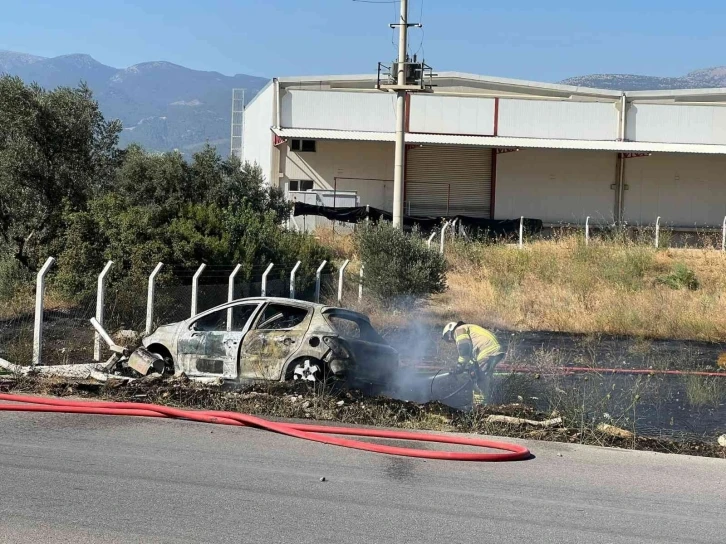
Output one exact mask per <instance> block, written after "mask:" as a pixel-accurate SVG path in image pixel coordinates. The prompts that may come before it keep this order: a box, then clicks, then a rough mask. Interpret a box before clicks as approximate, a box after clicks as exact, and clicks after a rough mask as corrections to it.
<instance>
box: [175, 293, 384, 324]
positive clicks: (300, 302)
mask: <svg viewBox="0 0 726 544" xmlns="http://www.w3.org/2000/svg"><path fill="white" fill-rule="evenodd" d="M239 302H258V303H259V302H272V303H277V304H292V305H295V306H305V307H307V308H311V309H314V310H318V311H320V312H327V311H331V310H334V311H339V312H345V313H347V314H350V315H357V316H360V317H362V318H364V319H366V320H368V321H370V318H369V317H368V316H367V315H365V314H362V313H360V312H356V311H355V310H349V309H347V308H341V307H339V306H326V305H324V304H320V303H317V302H309V301H307V300H299V299H295V298H285V297H247V298H238V299H235V300H232V301H229V302H224V303H222V304H219V305H217V306H215V307H213V308H209V309H207V310H204V311H203V312H199V313H198V314H197V315H195V316H193V318H198V317H200V316H201V314H207V313H211V312H212V311H214V310H218V309H222V308H225V307H228V306H230V305H232V304H235V303H239ZM193 318H189V319H193Z"/></svg>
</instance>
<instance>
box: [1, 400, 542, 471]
mask: <svg viewBox="0 0 726 544" xmlns="http://www.w3.org/2000/svg"><path fill="white" fill-rule="evenodd" d="M0 401H9V402H11V403H15V404H4V403H0V411H13V412H60V413H67V414H94V415H113V416H140V417H162V418H177V419H185V420H188V421H197V422H202V423H215V424H218V425H234V426H237V427H242V426H249V427H255V428H258V429H265V430H268V431H272V432H276V433H279V434H283V435H287V436H293V437H295V438H302V439H304V440H311V441H313V442H320V443H323V444H331V445H334V446H342V447H345V448H353V449H357V450H363V451H370V452H375V453H385V454H389V455H401V456H405V457H418V458H422V459H443V460H449V461H489V462H493V461H518V460H521V459H527V458H529V457H530V456H531V454H530V452H529V450H528V449H527V448H525V447H524V446H520V445H519V444H510V443H507V442H499V441H494V440H486V439H480V438H469V437H463V436H452V435H446V434H429V433H412V432H401V431H387V430H382V429H357V428H351V427H329V426H325V425H309V424H304V423H278V422H274V421H269V420H266V419H263V418H259V417H256V416H252V415H249V414H240V413H236V412H222V411H212V410H204V411H197V410H182V409H179V408H172V407H169V406H160V405H157V404H143V403H136V402H97V401H77V400H67V399H62V398H45V397H33V396H22V395H15V394H7V393H0ZM326 435H346V436H360V437H367V438H383V439H394V440H413V441H419V442H436V443H439V444H456V445H460V446H474V447H480V448H488V449H495V450H500V452H497V453H492V452H486V453H470V452H454V451H439V450H421V449H415V448H402V447H398V446H390V445H384V444H376V443H370V442H362V441H359V440H350V439H348V438H341V437H339V436H326Z"/></svg>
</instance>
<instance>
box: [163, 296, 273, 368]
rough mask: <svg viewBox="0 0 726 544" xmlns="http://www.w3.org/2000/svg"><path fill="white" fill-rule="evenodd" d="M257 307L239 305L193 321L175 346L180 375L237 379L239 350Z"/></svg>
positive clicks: (244, 304) (204, 315)
mask: <svg viewBox="0 0 726 544" xmlns="http://www.w3.org/2000/svg"><path fill="white" fill-rule="evenodd" d="M260 306H261V304H260V303H259V302H241V303H238V304H235V305H233V306H230V307H228V308H222V309H220V310H215V311H214V312H210V313H206V314H202V315H201V316H200V317H198V318H197V319H195V320H193V321H192V322H191V323H190V324H189V325H188V327H187V328H186V330H184V331H182V333H181V335H180V337H179V341H178V344H177V354H178V358H179V364H180V366H181V368H182V371H183V372H184V373H186V374H187V375H188V376H208V377H220V378H224V379H227V380H233V379H236V378H237V377H238V365H237V358H238V355H239V348H240V345H241V343H242V339H243V338H244V336H245V334H246V333H247V331H248V330H249V326H250V324H251V323H252V320H253V319H254V317H255V316H256V314H257V310H258V309H259V307H260ZM230 318H231V319H230Z"/></svg>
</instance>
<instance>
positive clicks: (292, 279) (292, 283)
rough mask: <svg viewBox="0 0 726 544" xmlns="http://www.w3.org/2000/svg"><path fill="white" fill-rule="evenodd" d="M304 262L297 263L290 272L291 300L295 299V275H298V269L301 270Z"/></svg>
mask: <svg viewBox="0 0 726 544" xmlns="http://www.w3.org/2000/svg"><path fill="white" fill-rule="evenodd" d="M301 264H302V262H300V261H298V262H297V263H295V266H294V267H293V268H292V272H290V298H295V274H296V273H297V269H298V268H300V265H301Z"/></svg>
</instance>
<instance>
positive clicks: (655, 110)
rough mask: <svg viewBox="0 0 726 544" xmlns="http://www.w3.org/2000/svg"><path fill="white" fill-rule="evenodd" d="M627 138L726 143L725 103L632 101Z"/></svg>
mask: <svg viewBox="0 0 726 544" xmlns="http://www.w3.org/2000/svg"><path fill="white" fill-rule="evenodd" d="M625 138H626V139H628V140H631V141H635V142H661V143H674V142H677V143H689V144H726V106H705V105H704V106H690V105H688V106H687V105H684V104H679V105H673V106H669V105H662V104H631V105H630V107H629V108H628V114H627V124H626V134H625Z"/></svg>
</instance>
